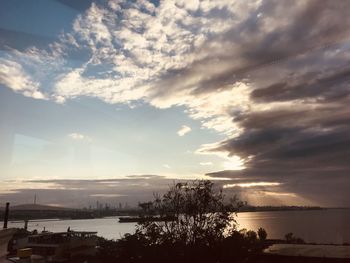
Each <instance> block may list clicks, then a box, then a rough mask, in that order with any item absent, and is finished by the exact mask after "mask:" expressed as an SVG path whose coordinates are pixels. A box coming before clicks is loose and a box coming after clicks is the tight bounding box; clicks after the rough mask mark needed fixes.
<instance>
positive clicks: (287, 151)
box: [0, 0, 350, 207]
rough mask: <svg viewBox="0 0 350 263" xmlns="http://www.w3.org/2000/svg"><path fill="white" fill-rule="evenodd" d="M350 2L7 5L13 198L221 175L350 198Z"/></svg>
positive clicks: (311, 196)
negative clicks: (349, 11)
mask: <svg viewBox="0 0 350 263" xmlns="http://www.w3.org/2000/svg"><path fill="white" fill-rule="evenodd" d="M349 8H350V2H349V1H345V0H344V1H343V0H332V1H331V0H324V1H316V0H309V1H293V2H291V1H288V0H278V1H277V0H257V1H254V0H252V1H225V0H215V1H209V0H203V1H197V0H186V1H183V0H167V1H148V0H133V1H119V0H98V1H92V0H87V1H78V0H26V1H21V0H2V1H1V3H0V203H4V202H5V201H10V202H12V203H13V204H21V203H30V202H32V200H33V198H34V195H37V200H38V202H40V203H43V204H51V205H62V206H70V207H82V206H89V205H93V204H95V202H96V201H97V200H98V201H99V202H106V203H110V204H112V205H113V204H118V203H119V202H121V203H123V204H125V203H128V204H130V205H134V204H136V203H137V202H138V201H144V200H147V199H150V198H152V194H153V193H154V192H162V191H165V190H166V189H167V187H168V185H169V184H172V183H173V182H174V181H183V180H194V179H210V180H212V181H213V182H215V185H216V186H217V187H223V188H224V191H225V192H227V194H229V195H230V194H237V195H238V196H239V197H240V198H241V199H242V200H245V201H248V203H250V204H252V205H318V206H348V204H349V200H350V192H349V190H348V189H349V187H350V178H349V172H350V157H349V156H350V96H349V94H350V86H349V84H350V64H349V61H350V60H349V59H350V34H349V33H350V32H349V28H350V27H349V26H350V17H349V16H348V10H349Z"/></svg>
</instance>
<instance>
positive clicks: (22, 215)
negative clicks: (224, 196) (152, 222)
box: [0, 206, 349, 223]
mask: <svg viewBox="0 0 350 263" xmlns="http://www.w3.org/2000/svg"><path fill="white" fill-rule="evenodd" d="M348 209H349V208H326V207H296V206H290V207H267V206H264V207H262V206H261V207H248V208H242V209H240V210H239V211H237V214H240V213H255V212H285V211H287V212H288V211H289V212H290V211H318V210H320V211H321V210H348ZM138 213H139V210H136V209H135V210H129V211H113V210H109V211H103V210H102V211H96V210H92V211H89V210H73V209H69V210H62V209H60V210H49V211H48V210H14V211H11V213H10V218H9V220H10V221H11V222H13V223H16V222H23V221H24V220H30V221H32V222H33V221H34V222H35V221H37V222H40V221H49V220H51V221H60V220H79V219H98V218H106V217H128V216H131V217H132V216H138V215H139V214H138ZM0 218H3V213H2V212H0Z"/></svg>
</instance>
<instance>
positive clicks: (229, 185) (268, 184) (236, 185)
mask: <svg viewBox="0 0 350 263" xmlns="http://www.w3.org/2000/svg"><path fill="white" fill-rule="evenodd" d="M279 185H281V183H277V182H251V183H237V184H225V185H224V188H233V187H242V188H250V187H258V186H279Z"/></svg>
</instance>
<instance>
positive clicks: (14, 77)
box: [0, 57, 46, 99]
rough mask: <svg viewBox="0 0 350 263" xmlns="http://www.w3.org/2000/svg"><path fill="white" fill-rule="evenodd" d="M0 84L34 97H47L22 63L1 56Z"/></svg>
mask: <svg viewBox="0 0 350 263" xmlns="http://www.w3.org/2000/svg"><path fill="white" fill-rule="evenodd" d="M0 84H2V85H4V86H6V87H8V88H10V89H12V90H13V91H15V92H21V93H22V94H23V95H25V96H27V97H32V98H34V99H46V96H45V95H44V94H43V93H42V92H41V91H40V90H39V89H38V87H39V84H38V83H37V82H35V81H34V80H32V78H31V77H30V75H29V74H28V73H27V72H25V71H24V70H23V68H22V66H21V64H19V63H17V62H14V61H11V60H6V59H3V58H1V57H0Z"/></svg>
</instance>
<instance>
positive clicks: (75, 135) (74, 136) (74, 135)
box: [68, 132, 91, 141]
mask: <svg viewBox="0 0 350 263" xmlns="http://www.w3.org/2000/svg"><path fill="white" fill-rule="evenodd" d="M68 137H69V138H71V139H73V140H77V141H82V140H85V141H91V138H90V137H89V136H86V135H83V134H81V133H76V132H73V133H70V134H68Z"/></svg>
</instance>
